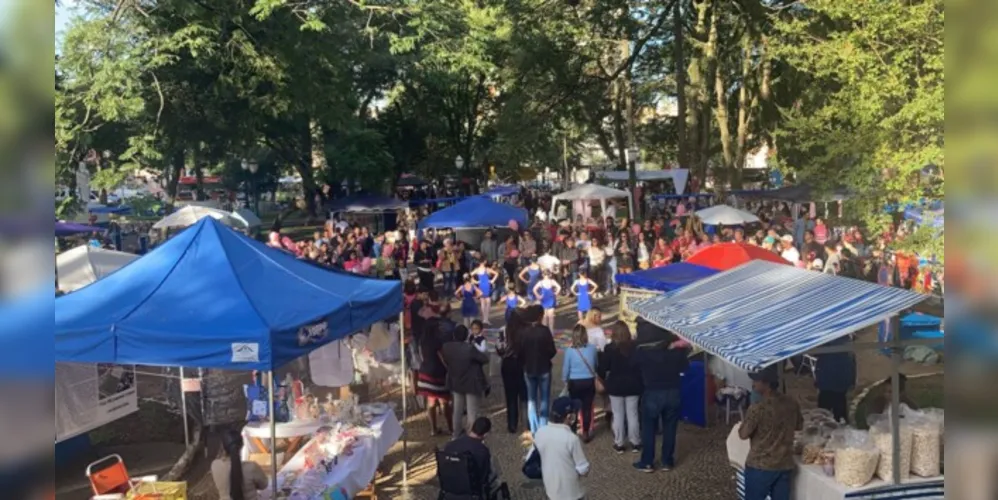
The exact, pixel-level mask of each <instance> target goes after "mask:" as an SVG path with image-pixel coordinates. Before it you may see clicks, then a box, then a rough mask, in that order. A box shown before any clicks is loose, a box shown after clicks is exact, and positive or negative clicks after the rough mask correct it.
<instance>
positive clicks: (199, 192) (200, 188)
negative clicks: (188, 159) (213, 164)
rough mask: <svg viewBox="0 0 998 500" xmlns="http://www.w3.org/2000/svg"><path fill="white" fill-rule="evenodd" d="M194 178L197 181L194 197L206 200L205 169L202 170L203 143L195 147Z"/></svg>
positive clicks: (198, 199)
mask: <svg viewBox="0 0 998 500" xmlns="http://www.w3.org/2000/svg"><path fill="white" fill-rule="evenodd" d="M193 164H194V180H195V182H196V184H195V186H194V199H195V200H197V201H204V199H205V195H204V171H203V170H201V145H198V147H196V148H194V162H193Z"/></svg>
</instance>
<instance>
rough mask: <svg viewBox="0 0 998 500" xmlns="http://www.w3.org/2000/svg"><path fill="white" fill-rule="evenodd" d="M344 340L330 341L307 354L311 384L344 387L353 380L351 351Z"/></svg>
mask: <svg viewBox="0 0 998 500" xmlns="http://www.w3.org/2000/svg"><path fill="white" fill-rule="evenodd" d="M344 342H345V341H344V340H337V341H334V342H330V343H328V344H326V345H324V346H322V347H320V348H318V349H316V350H314V351H312V352H310V353H309V354H308V366H309V370H310V375H311V379H312V383H313V384H315V385H317V386H321V387H344V386H348V385H350V384H351V383H352V382H353V377H354V373H353V372H354V360H353V353H352V352H351V350H350V346H349V345H344Z"/></svg>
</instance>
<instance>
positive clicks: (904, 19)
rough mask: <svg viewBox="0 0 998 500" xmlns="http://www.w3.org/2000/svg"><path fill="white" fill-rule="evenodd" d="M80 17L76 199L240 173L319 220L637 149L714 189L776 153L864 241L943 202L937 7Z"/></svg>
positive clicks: (245, 10)
mask: <svg viewBox="0 0 998 500" xmlns="http://www.w3.org/2000/svg"><path fill="white" fill-rule="evenodd" d="M78 3H79V4H80V5H81V7H79V15H78V16H77V17H76V18H75V19H74V21H73V22H72V23H71V24H70V26H69V27H68V29H67V32H66V33H65V34H64V35H63V37H62V43H61V47H60V56H59V57H58V60H57V64H56V70H57V89H56V122H57V123H56V125H57V128H56V130H57V135H56V145H57V153H58V157H57V171H58V176H59V178H60V180H61V181H62V182H64V183H67V184H70V183H72V182H73V181H72V172H73V170H74V169H75V168H76V166H77V165H78V163H79V162H80V161H83V160H85V159H87V158H88V153H90V151H92V150H93V151H97V152H104V151H108V152H110V153H111V155H110V157H109V158H107V159H104V160H100V159H99V160H98V161H92V162H91V166H90V168H92V169H94V170H95V172H94V174H95V183H96V184H97V185H98V187H105V188H107V187H112V186H113V185H115V184H116V183H118V182H120V180H121V179H122V178H123V177H124V176H125V175H127V174H128V173H129V172H131V171H133V170H135V169H137V168H139V167H142V168H152V169H156V170H159V171H161V172H163V173H164V175H165V178H167V179H168V180H169V181H170V182H172V183H173V186H174V189H175V183H176V178H177V177H178V175H179V172H180V170H181V169H182V168H188V169H193V170H195V171H196V172H198V173H199V175H201V173H203V172H222V171H225V169H227V168H231V166H232V165H233V164H238V161H239V160H241V159H243V158H252V159H256V160H257V161H258V162H263V163H267V165H268V168H270V170H272V171H273V172H281V171H283V172H296V173H298V174H299V175H301V177H302V179H303V184H304V188H305V191H306V195H307V196H306V199H307V200H309V201H311V198H312V195H313V194H314V193H315V192H316V191H317V190H318V188H319V186H320V185H322V184H323V183H331V184H332V183H339V182H341V181H344V180H348V181H352V182H355V183H357V184H359V185H362V186H363V187H365V188H367V189H371V190H378V189H387V188H390V187H391V186H390V184H391V180H392V179H397V178H398V176H399V175H400V174H401V173H403V172H413V173H419V174H421V175H424V176H428V177H431V178H439V177H441V176H444V175H448V174H458V175H463V176H466V177H472V178H479V179H482V178H485V177H487V176H489V175H490V174H491V172H493V171H494V172H495V173H496V175H497V176H499V177H502V178H505V179H513V178H515V177H516V176H517V174H518V172H520V171H522V170H523V169H524V168H528V169H533V170H535V171H536V170H543V169H545V168H550V169H552V170H556V171H557V170H561V169H563V168H565V167H567V165H568V164H569V163H570V162H571V163H575V162H577V161H578V159H579V158H582V157H589V156H596V157H600V158H602V160H600V161H602V162H604V163H605V164H606V165H604V166H609V168H617V169H626V168H628V163H627V160H626V157H627V154H626V151H627V150H628V149H630V148H634V147H637V148H638V149H639V150H640V151H641V154H642V160H643V161H644V162H647V163H651V164H653V165H673V166H679V167H683V168H689V169H691V171H692V173H693V174H694V175H695V176H697V177H698V178H700V179H701V180H703V179H711V180H713V182H714V185H715V189H721V190H724V189H738V188H740V187H742V186H743V185H744V184H745V182H746V179H745V172H744V168H745V164H746V160H747V158H748V156H749V155H750V154H752V153H753V152H755V151H757V150H758V149H759V148H760V147H762V146H766V147H768V148H769V151H770V152H771V154H772V158H771V162H772V163H773V164H775V165H778V166H779V168H780V169H781V170H783V173H784V174H786V175H787V176H790V177H792V178H795V179H796V180H797V181H798V182H808V183H810V184H813V185H816V186H818V187H819V188H829V189H830V188H833V187H838V184H841V183H845V184H846V187H848V188H850V189H852V190H853V191H854V192H856V193H857V196H856V198H854V200H853V201H852V202H850V203H849V204H848V206H849V207H850V210H849V211H848V213H847V214H846V217H847V218H849V219H851V220H853V221H855V222H857V223H863V224H864V225H866V226H867V227H868V228H870V229H871V230H875V231H879V230H881V229H883V228H885V227H887V225H888V224H889V223H890V216H889V214H888V213H886V212H885V211H884V209H883V207H884V206H885V205H888V204H893V205H898V206H904V205H905V204H908V203H913V202H919V201H920V200H922V199H938V198H941V196H942V193H941V182H939V181H937V182H925V179H924V176H923V175H922V174H921V172H922V171H923V168H924V167H925V166H927V165H934V166H935V167H936V168H937V170H938V171H939V172H944V171H945V162H944V159H943V153H942V145H943V138H942V137H943V135H942V119H943V108H942V106H943V99H942V95H943V94H942V93H943V77H942V29H943V9H942V1H941V0H911V1H907V2H893V3H892V2H837V1H834V0H809V1H807V2H798V1H791V0H735V1H723V0H626V1H625V0H564V1H551V0H426V1H419V2H407V1H402V0H309V1H298V0H212V1H207V0H156V1H155V2H134V1H122V0H81V1H80V2H78ZM457 156H461V157H462V158H463V159H465V166H464V168H463V171H461V172H458V171H457V168H456V167H455V161H454V159H455V157H457ZM91 159H92V157H91ZM233 162H236V163H233ZM263 163H261V164H263ZM939 177H940V178H941V176H939ZM940 253H941V252H940Z"/></svg>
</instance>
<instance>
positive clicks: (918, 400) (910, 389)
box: [853, 374, 945, 429]
mask: <svg viewBox="0 0 998 500" xmlns="http://www.w3.org/2000/svg"><path fill="white" fill-rule="evenodd" d="M944 382H945V378H944V376H943V374H938V375H929V376H926V377H918V378H911V377H909V378H908V384H907V393H908V397H910V398H911V400H912V402H914V403H915V404H916V405H918V407H919V408H944V407H945V405H944V402H945V387H944ZM890 383H891V380H890V379H887V380H886V381H884V382H881V383H880V384H879V385H877V386H876V387H874V388H873V389H872V390H870V392H869V393H868V394H867V395H866V397H864V398H863V400H862V401H860V402H859V404H858V405H856V413H855V414H854V415H853V423H854V425H855V426H856V428H858V429H866V428H867V425H866V416H867V415H868V414H869V413H870V408H869V407H870V404H871V403H872V401H873V400H874V399H875V398H877V397H878V396H880V395H882V394H884V392H885V391H886V390H887V387H889V385H890Z"/></svg>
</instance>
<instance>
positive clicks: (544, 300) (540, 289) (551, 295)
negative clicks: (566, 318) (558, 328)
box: [534, 271, 561, 333]
mask: <svg viewBox="0 0 998 500" xmlns="http://www.w3.org/2000/svg"><path fill="white" fill-rule="evenodd" d="M559 293H561V285H559V284H558V282H557V281H555V280H554V278H552V277H551V272H550V271H544V278H542V279H541V280H540V281H539V282H538V283H537V284H536V285H534V297H538V298H540V301H541V307H542V308H544V320H543V321H541V324H542V325H544V326H546V327H548V328H549V329H550V330H551V332H552V333H554V311H555V308H556V307H558V294H559Z"/></svg>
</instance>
